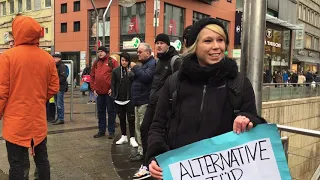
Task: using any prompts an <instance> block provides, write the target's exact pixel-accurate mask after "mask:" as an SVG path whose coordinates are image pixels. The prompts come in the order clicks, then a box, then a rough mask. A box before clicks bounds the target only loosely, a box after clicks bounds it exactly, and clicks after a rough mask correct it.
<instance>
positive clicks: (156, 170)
mask: <svg viewBox="0 0 320 180" xmlns="http://www.w3.org/2000/svg"><path fill="white" fill-rule="evenodd" d="M149 171H150V174H151V176H152V177H154V178H156V179H159V180H161V179H162V169H161V168H160V167H159V166H158V164H157V162H156V161H155V160H153V161H151V163H150V164H149Z"/></svg>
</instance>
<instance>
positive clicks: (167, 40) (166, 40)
mask: <svg viewBox="0 0 320 180" xmlns="http://www.w3.org/2000/svg"><path fill="white" fill-rule="evenodd" d="M158 41H162V42H164V43H166V44H167V45H168V46H170V38H169V36H168V35H166V34H164V33H161V34H158V35H157V37H156V40H155V41H154V42H155V43H156V42H158Z"/></svg>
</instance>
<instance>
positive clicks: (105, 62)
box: [90, 46, 119, 139]
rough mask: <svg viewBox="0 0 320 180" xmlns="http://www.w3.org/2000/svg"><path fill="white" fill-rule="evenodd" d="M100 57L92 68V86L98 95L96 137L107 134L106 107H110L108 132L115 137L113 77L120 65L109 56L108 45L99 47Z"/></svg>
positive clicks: (110, 136) (110, 137)
mask: <svg viewBox="0 0 320 180" xmlns="http://www.w3.org/2000/svg"><path fill="white" fill-rule="evenodd" d="M98 56H99V59H98V60H97V61H95V62H94V64H93V66H92V70H91V74H90V75H91V79H90V86H91V89H92V91H93V93H94V95H95V96H96V97H97V108H98V120H99V123H98V125H99V132H98V133H97V134H95V135H94V136H93V137H94V138H99V137H102V136H105V134H106V129H107V124H106V108H107V109H108V132H109V139H113V138H114V137H115V135H114V133H115V126H114V125H115V119H116V112H115V107H114V99H113V98H112V97H111V77H112V70H113V69H114V68H116V67H118V66H119V64H118V62H117V61H116V60H115V59H113V58H111V57H110V56H109V51H108V49H107V48H106V47H104V46H101V47H99V48H98Z"/></svg>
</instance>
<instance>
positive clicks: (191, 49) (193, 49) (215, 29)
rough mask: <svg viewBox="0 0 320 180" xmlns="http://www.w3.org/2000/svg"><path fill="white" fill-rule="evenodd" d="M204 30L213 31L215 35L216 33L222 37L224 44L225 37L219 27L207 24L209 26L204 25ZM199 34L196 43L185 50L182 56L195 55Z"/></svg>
mask: <svg viewBox="0 0 320 180" xmlns="http://www.w3.org/2000/svg"><path fill="white" fill-rule="evenodd" d="M204 28H206V29H209V30H211V31H213V32H215V33H218V34H219V35H220V36H222V38H223V40H224V42H226V40H227V35H226V33H225V32H224V30H223V29H222V27H220V26H219V25H216V24H209V25H206V26H205V27H204ZM199 34H200V32H199V33H198V35H197V39H196V41H195V42H194V43H193V44H192V45H191V46H190V47H189V48H187V50H186V51H185V52H184V55H190V54H195V53H196V49H197V44H198V42H199Z"/></svg>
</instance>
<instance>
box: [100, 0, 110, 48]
mask: <svg viewBox="0 0 320 180" xmlns="http://www.w3.org/2000/svg"><path fill="white" fill-rule="evenodd" d="M111 3H112V0H110V1H109V4H108V6H107V9H106V10H105V11H104V13H103V16H102V23H103V27H102V29H103V32H102V36H103V39H102V45H103V46H104V47H105V46H106V15H107V13H108V11H109V9H110V5H111Z"/></svg>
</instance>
